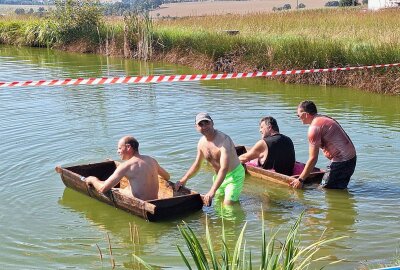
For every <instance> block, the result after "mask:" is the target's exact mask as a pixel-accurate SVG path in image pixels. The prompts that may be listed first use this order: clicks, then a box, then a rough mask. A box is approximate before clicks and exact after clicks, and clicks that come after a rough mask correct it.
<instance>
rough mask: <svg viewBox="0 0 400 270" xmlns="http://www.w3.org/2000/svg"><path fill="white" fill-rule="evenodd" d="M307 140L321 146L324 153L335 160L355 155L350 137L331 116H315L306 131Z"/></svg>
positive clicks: (347, 158)
mask: <svg viewBox="0 0 400 270" xmlns="http://www.w3.org/2000/svg"><path fill="white" fill-rule="evenodd" d="M308 138H309V142H310V143H311V144H313V145H315V146H318V147H320V148H322V151H323V152H324V155H325V156H326V157H327V158H328V159H330V160H332V161H336V162H341V161H346V160H349V159H351V158H353V157H354V156H355V155H356V151H355V148H354V145H353V143H352V142H351V140H350V138H349V137H348V136H347V134H346V133H345V132H344V130H343V129H342V128H341V127H340V125H339V124H338V123H337V122H336V121H335V120H333V119H332V118H329V117H326V116H317V117H315V118H314V120H313V121H312V123H311V125H310V127H309V131H308Z"/></svg>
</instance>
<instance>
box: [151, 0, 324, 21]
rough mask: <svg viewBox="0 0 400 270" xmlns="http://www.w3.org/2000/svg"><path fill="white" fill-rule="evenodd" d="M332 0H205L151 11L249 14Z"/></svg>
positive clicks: (153, 13) (158, 14) (161, 14)
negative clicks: (288, 5) (287, 5)
mask: <svg viewBox="0 0 400 270" xmlns="http://www.w3.org/2000/svg"><path fill="white" fill-rule="evenodd" d="M328 1H330V0H298V1H297V0H249V1H204V2H186V3H171V4H163V5H161V7H160V8H158V9H156V10H153V11H151V13H150V14H151V16H152V17H153V18H157V17H168V16H170V17H186V16H206V15H221V14H248V13H255V12H272V8H274V7H277V8H278V7H282V6H283V5H285V4H290V5H291V7H292V9H295V8H296V6H297V4H300V3H303V4H304V5H305V6H306V9H309V8H322V7H324V5H325V3H326V2H328Z"/></svg>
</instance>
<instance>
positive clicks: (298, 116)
mask: <svg viewBox="0 0 400 270" xmlns="http://www.w3.org/2000/svg"><path fill="white" fill-rule="evenodd" d="M305 113H306V112H301V113H300V114H297V118H300V117H302V116H303V114H305Z"/></svg>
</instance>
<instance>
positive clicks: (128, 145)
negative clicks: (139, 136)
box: [117, 136, 139, 160]
mask: <svg viewBox="0 0 400 270" xmlns="http://www.w3.org/2000/svg"><path fill="white" fill-rule="evenodd" d="M117 152H118V154H119V156H120V157H121V159H122V160H127V159H130V158H131V157H132V156H133V155H134V154H135V153H139V142H138V141H137V140H136V139H135V138H134V137H133V136H124V137H122V138H121V139H120V140H119V141H118V151H117Z"/></svg>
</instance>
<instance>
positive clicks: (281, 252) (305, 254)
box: [133, 214, 344, 270]
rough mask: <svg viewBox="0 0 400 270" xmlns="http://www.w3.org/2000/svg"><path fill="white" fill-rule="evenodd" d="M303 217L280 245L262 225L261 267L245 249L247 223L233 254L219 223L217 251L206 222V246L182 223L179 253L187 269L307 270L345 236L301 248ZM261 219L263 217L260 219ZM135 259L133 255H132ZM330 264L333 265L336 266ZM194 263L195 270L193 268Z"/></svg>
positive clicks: (274, 236)
mask: <svg viewBox="0 0 400 270" xmlns="http://www.w3.org/2000/svg"><path fill="white" fill-rule="evenodd" d="M302 216H303V214H302V215H301V216H300V217H299V218H298V219H297V220H296V222H295V223H294V225H293V226H292V227H291V228H290V231H289V233H288V234H287V236H286V240H285V241H284V242H283V243H281V242H279V241H278V240H277V233H278V232H275V233H274V234H272V236H271V237H270V238H269V240H268V239H267V238H268V237H267V234H266V232H265V227H264V222H262V224H261V227H262V236H261V243H260V244H261V250H260V257H261V258H260V265H258V266H257V267H255V266H253V258H252V253H251V251H249V250H248V249H247V247H246V240H245V230H246V224H245V225H244V226H243V228H242V230H241V232H240V234H239V236H238V238H237V240H236V243H235V245H234V248H233V251H231V250H229V248H228V245H227V240H226V235H225V228H224V225H223V224H224V223H223V222H222V234H221V239H220V240H219V241H220V242H221V244H220V245H219V246H221V247H222V248H220V250H218V249H217V248H216V247H215V246H214V243H213V240H212V238H211V235H210V232H209V226H208V222H206V238H205V239H206V240H205V241H206V243H205V244H202V243H201V241H200V240H199V238H198V237H197V235H196V233H195V232H194V231H193V230H192V229H191V228H190V226H189V225H187V224H186V223H183V224H182V225H179V226H178V228H179V231H180V233H181V235H182V237H183V239H184V240H185V243H186V247H187V249H188V251H189V254H190V255H189V256H188V255H185V253H184V251H183V250H182V248H181V247H179V246H178V247H177V248H178V252H179V254H180V255H181V257H182V260H183V262H184V263H185V265H186V267H187V269H190V270H191V269H198V270H210V269H213V270H220V269H221V270H228V269H231V270H251V269H260V270H283V269H284V270H301V269H307V268H308V267H309V266H310V264H311V263H312V262H315V261H318V260H322V259H325V257H318V256H317V252H318V251H319V250H320V248H321V246H323V245H326V244H328V243H330V242H333V241H337V240H339V239H342V238H344V237H337V238H334V239H323V238H322V237H321V239H320V240H319V241H317V242H315V243H313V244H311V245H308V246H306V247H302V246H301V241H300V237H299V236H298V231H299V227H300V222H301V219H302ZM262 220H264V218H262ZM133 256H134V257H135V258H138V257H137V256H136V255H133ZM140 262H141V263H143V265H145V266H146V268H147V269H152V268H151V266H150V265H149V264H146V263H145V262H144V261H143V260H141V259H140ZM337 262H338V261H336V262H333V263H337ZM193 264H194V266H195V267H193Z"/></svg>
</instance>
